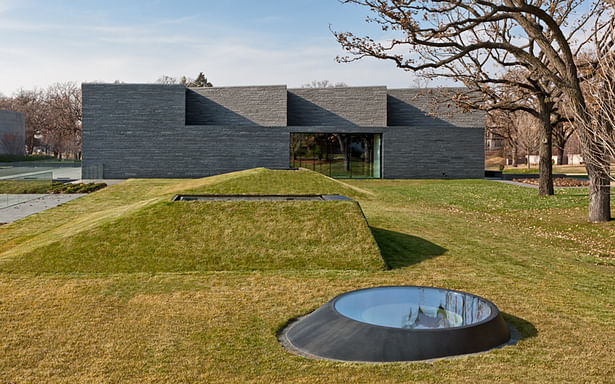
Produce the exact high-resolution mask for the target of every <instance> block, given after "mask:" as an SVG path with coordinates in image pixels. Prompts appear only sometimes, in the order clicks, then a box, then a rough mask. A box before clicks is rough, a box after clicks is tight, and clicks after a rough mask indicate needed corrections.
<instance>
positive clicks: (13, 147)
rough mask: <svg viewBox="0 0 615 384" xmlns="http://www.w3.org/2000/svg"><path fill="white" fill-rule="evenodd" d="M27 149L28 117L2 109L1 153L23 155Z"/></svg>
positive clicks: (0, 126)
mask: <svg viewBox="0 0 615 384" xmlns="http://www.w3.org/2000/svg"><path fill="white" fill-rule="evenodd" d="M25 150H26V117H25V115H24V114H23V113H21V112H14V111H3V110H0V155H23V154H24V153H25Z"/></svg>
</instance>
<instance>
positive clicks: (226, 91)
mask: <svg viewBox="0 0 615 384" xmlns="http://www.w3.org/2000/svg"><path fill="white" fill-rule="evenodd" d="M186 124H188V125H225V126H231V125H232V126H249V125H260V126H268V127H272V126H275V127H283V126H285V125H286V86H285V85H273V86H254V87H221V88H215V87H213V88H212V87H210V88H189V89H188V90H187V91H186Z"/></svg>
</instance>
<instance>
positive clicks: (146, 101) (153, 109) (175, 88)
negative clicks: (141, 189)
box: [82, 84, 186, 179]
mask: <svg viewBox="0 0 615 384" xmlns="http://www.w3.org/2000/svg"><path fill="white" fill-rule="evenodd" d="M82 95H83V96H82V99H83V105H82V115H83V125H82V153H83V161H82V166H83V168H84V169H86V170H87V169H88V167H90V166H94V169H95V167H96V166H100V165H101V164H102V170H103V175H102V176H103V177H104V178H108V179H109V178H111V179H113V178H128V177H174V176H175V174H176V172H177V171H179V170H180V168H181V167H180V166H181V163H182V162H184V160H183V158H184V157H185V152H184V151H183V148H182V142H183V141H184V139H185V135H184V127H185V115H186V113H185V97H186V88H185V87H184V86H183V85H162V84H83V85H82ZM83 173H84V175H85V174H86V173H87V174H88V176H90V177H91V176H92V175H91V174H90V173H89V171H86V172H83Z"/></svg>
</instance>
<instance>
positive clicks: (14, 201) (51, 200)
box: [0, 193, 86, 224]
mask: <svg viewBox="0 0 615 384" xmlns="http://www.w3.org/2000/svg"><path fill="white" fill-rule="evenodd" d="M85 195H86V194H84V193H72V194H54V195H40V194H30V195H0V198H1V199H5V198H6V199H7V200H6V201H8V202H9V203H10V205H9V206H8V207H7V206H5V205H4V204H3V205H2V206H3V207H4V208H0V223H2V224H4V223H11V222H13V221H17V220H19V219H23V218H24V217H26V216H30V215H32V214H35V213H38V212H42V211H44V210H47V209H49V208H53V207H56V206H58V205H60V204H64V203H66V202H69V201H71V200H75V199H77V198H79V197H81V196H85Z"/></svg>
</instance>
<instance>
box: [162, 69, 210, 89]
mask: <svg viewBox="0 0 615 384" xmlns="http://www.w3.org/2000/svg"><path fill="white" fill-rule="evenodd" d="M156 82H157V83H158V84H182V85H185V86H186V87H213V86H214V85H213V84H212V83H210V82H209V81H208V80H207V77H205V74H203V72H199V74H198V75H197V77H196V78H195V79H193V78H191V77H187V76H182V77H180V78H177V77H172V76H167V75H162V76H160V77H159V78H158V80H156Z"/></svg>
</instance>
